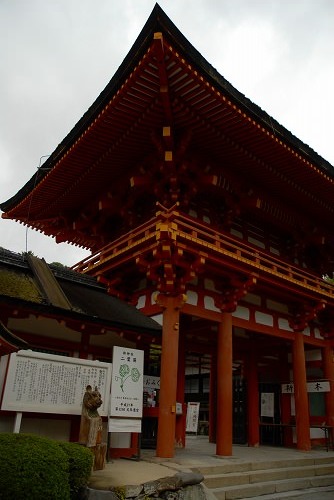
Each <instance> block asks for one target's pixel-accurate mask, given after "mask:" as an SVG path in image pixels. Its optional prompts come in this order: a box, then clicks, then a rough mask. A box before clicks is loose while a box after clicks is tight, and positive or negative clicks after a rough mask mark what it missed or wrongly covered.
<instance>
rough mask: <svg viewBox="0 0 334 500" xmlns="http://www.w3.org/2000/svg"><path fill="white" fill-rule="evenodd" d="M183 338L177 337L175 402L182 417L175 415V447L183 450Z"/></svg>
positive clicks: (184, 371) (184, 440) (184, 359)
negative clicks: (179, 408)
mask: <svg viewBox="0 0 334 500" xmlns="http://www.w3.org/2000/svg"><path fill="white" fill-rule="evenodd" d="M184 340H185V337H184V335H182V334H181V335H179V356H178V360H179V363H178V371H177V389H176V400H177V402H178V403H181V404H182V415H176V428H175V442H176V446H178V447H180V448H184V447H185V445H186V418H187V414H186V409H185V405H184V389H185V380H186V358H185V345H184V344H185V342H184Z"/></svg>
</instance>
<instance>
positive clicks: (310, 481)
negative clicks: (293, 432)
mask: <svg viewBox="0 0 334 500" xmlns="http://www.w3.org/2000/svg"><path fill="white" fill-rule="evenodd" d="M194 470H196V472H201V473H202V474H203V475H204V485H205V487H206V489H207V490H208V493H209V495H210V496H211V497H212V498H214V499H217V500H234V499H253V500H255V499H261V500H270V499H277V500H278V499H285V500H287V499H292V498H298V496H299V498H303V497H304V496H306V493H309V492H311V491H316V492H319V496H318V493H316V494H315V495H316V496H314V497H312V498H321V491H328V490H330V491H332V494H333V497H331V496H326V498H333V499H334V457H333V456H332V457H317V458H311V457H310V458H300V459H299V458H296V459H288V460H270V461H266V462H264V461H253V462H237V463H231V462H230V463H226V464H221V465H218V466H212V467H210V466H205V467H198V468H196V469H194ZM329 495H330V494H329Z"/></svg>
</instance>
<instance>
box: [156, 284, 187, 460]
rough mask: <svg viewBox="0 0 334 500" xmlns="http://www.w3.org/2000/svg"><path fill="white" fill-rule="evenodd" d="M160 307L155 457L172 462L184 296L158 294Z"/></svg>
mask: <svg viewBox="0 0 334 500" xmlns="http://www.w3.org/2000/svg"><path fill="white" fill-rule="evenodd" d="M157 303H158V304H159V305H161V307H163V325H162V345H161V368H160V397H159V422H158V435H157V449H156V455H157V457H162V458H172V457H173V456H174V447H175V420H176V388H177V368H178V348H179V318H180V308H181V307H182V305H183V303H184V296H179V297H172V296H168V295H163V294H159V296H158V297H157Z"/></svg>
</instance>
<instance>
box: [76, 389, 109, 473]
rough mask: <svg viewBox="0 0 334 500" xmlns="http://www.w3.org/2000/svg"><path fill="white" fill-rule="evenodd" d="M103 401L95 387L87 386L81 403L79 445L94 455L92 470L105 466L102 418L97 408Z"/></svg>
mask: <svg viewBox="0 0 334 500" xmlns="http://www.w3.org/2000/svg"><path fill="white" fill-rule="evenodd" d="M102 403H103V401H102V398H101V394H100V392H99V390H98V388H97V387H95V389H94V390H93V389H92V386H91V385H87V387H86V392H85V394H84V397H83V401H82V411H81V421H80V434H79V443H80V444H83V445H85V446H87V447H88V448H91V449H92V451H93V453H94V455H95V460H94V470H101V469H103V468H104V466H105V456H106V444H105V443H101V441H102V418H101V417H100V415H99V412H98V408H100V406H101V405H102Z"/></svg>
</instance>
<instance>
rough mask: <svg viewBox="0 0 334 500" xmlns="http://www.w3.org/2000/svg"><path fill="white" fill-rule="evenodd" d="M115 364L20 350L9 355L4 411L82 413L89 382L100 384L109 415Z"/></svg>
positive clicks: (103, 408)
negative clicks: (112, 373) (83, 400)
mask: <svg viewBox="0 0 334 500" xmlns="http://www.w3.org/2000/svg"><path fill="white" fill-rule="evenodd" d="M111 371H112V365H111V363H101V362H100V361H91V360H87V359H79V358H70V357H65V356H56V355H52V354H45V353H38V352H34V351H29V350H27V351H18V352H17V353H13V354H11V355H10V358H9V366H8V372H7V377H6V382H5V387H4V394H3V398H2V403H1V409H2V410H10V411H16V412H38V413H57V414H68V415H80V414H81V409H82V399H83V395H84V393H85V389H86V386H87V385H91V386H92V387H93V388H94V387H95V386H97V387H98V389H99V391H100V393H101V397H102V400H103V404H102V406H101V407H100V408H99V414H100V415H101V416H107V415H108V405H109V404H110V402H109V399H110V384H111Z"/></svg>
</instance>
